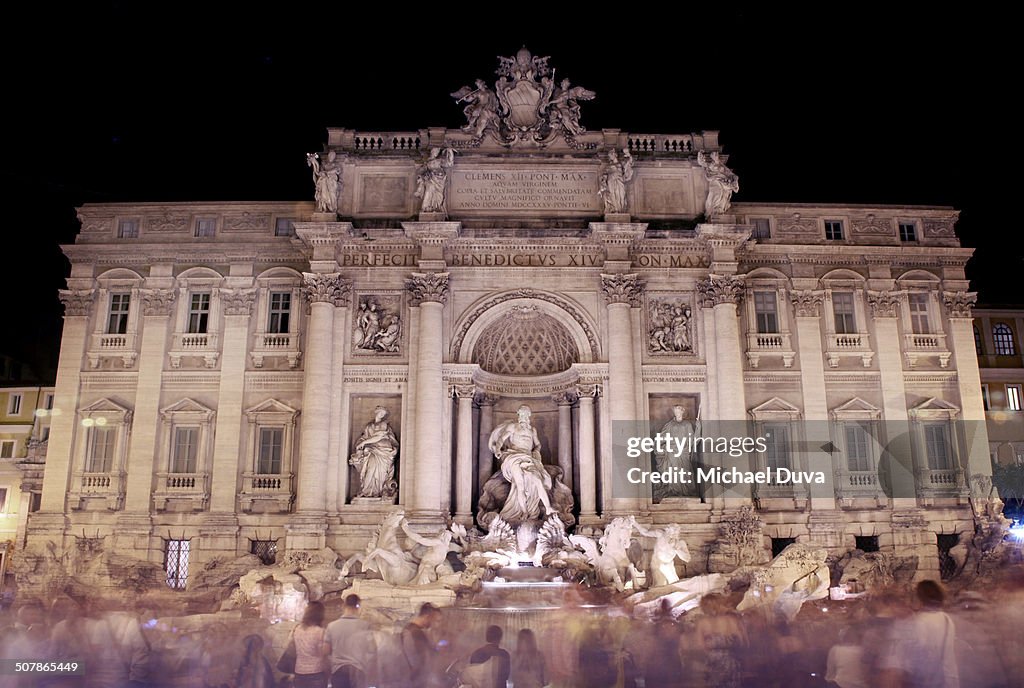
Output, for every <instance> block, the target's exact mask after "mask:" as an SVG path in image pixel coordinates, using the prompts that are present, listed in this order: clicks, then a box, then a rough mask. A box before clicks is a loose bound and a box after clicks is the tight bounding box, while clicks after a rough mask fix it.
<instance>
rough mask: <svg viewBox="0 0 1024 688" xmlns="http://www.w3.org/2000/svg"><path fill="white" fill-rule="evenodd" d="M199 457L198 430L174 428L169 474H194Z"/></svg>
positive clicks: (190, 427) (194, 428) (193, 428)
mask: <svg viewBox="0 0 1024 688" xmlns="http://www.w3.org/2000/svg"><path fill="white" fill-rule="evenodd" d="M198 455H199V428H198V427H192V426H188V427H177V428H174V446H173V447H172V448H171V473H195V472H196V457H197V456H198Z"/></svg>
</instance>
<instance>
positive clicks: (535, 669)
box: [512, 628, 547, 688]
mask: <svg viewBox="0 0 1024 688" xmlns="http://www.w3.org/2000/svg"><path fill="white" fill-rule="evenodd" d="M546 683H547V681H546V680H545V677H544V654H543V653H542V652H541V651H540V650H538V649H537V637H536V636H535V635H534V634H533V631H531V630H530V629H529V628H524V629H522V630H520V631H519V635H517V636H516V651H515V654H513V655H512V685H513V686H515V688H541V687H542V686H544V685H545V684H546Z"/></svg>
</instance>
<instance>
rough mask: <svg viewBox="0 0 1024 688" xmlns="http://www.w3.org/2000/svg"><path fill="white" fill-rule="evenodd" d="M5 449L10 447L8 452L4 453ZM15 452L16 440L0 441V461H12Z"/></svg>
mask: <svg viewBox="0 0 1024 688" xmlns="http://www.w3.org/2000/svg"><path fill="white" fill-rule="evenodd" d="M5 447H10V451H6V452H5V451H4V448H5ZM17 451H18V440H0V459H13V458H14V455H15V454H16V453H17Z"/></svg>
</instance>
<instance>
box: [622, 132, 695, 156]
mask: <svg viewBox="0 0 1024 688" xmlns="http://www.w3.org/2000/svg"><path fill="white" fill-rule="evenodd" d="M626 145H627V147H628V148H629V152H630V153H633V154H634V155H636V154H639V153H681V154H683V155H687V154H690V153H695V152H696V151H697V150H699V148H698V147H697V145H696V144H695V143H694V140H693V136H692V135H690V134H627V138H626Z"/></svg>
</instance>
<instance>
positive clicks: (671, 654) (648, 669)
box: [643, 600, 683, 688]
mask: <svg viewBox="0 0 1024 688" xmlns="http://www.w3.org/2000/svg"><path fill="white" fill-rule="evenodd" d="M665 602H667V600H665ZM645 635H646V636H647V639H648V640H649V644H646V645H647V646H646V647H645V648H644V649H645V651H646V660H647V661H646V662H645V663H644V664H645V666H644V672H643V676H644V679H645V682H646V685H649V686H664V688H676V687H678V686H682V685H683V662H682V659H681V657H680V655H679V644H680V640H681V639H682V633H681V632H680V630H679V627H678V626H677V625H676V624H675V622H674V621H673V620H672V615H671V614H670V613H667V614H666V613H661V614H659V616H658V618H657V619H656V620H655V621H654V623H653V624H652V625H651V626H650V629H649V632H648V633H647V634H645Z"/></svg>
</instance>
